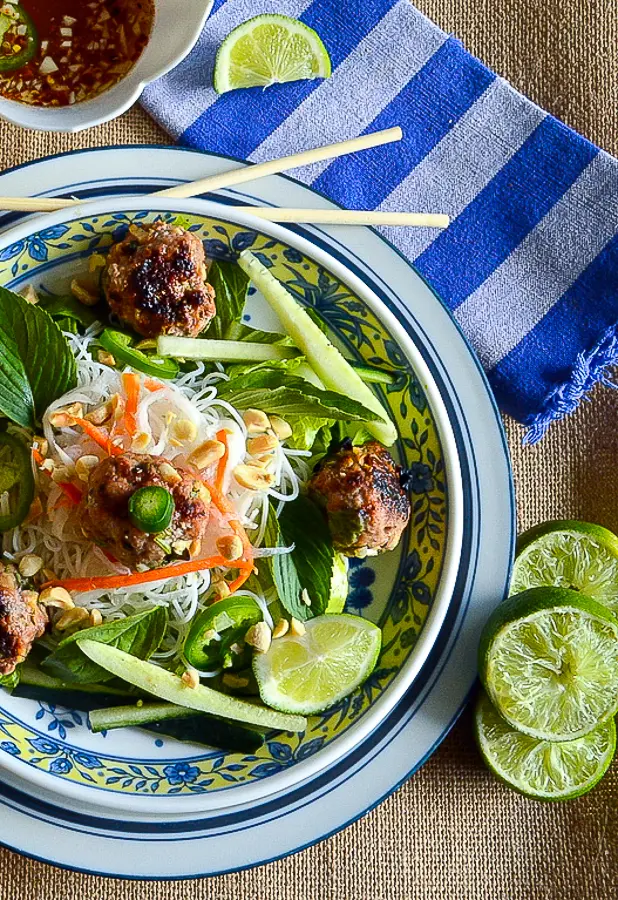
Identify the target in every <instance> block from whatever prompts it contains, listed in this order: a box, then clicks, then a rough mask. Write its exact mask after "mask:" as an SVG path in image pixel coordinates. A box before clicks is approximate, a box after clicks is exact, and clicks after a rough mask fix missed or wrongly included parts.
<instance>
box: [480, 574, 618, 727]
mask: <svg viewBox="0 0 618 900" xmlns="http://www.w3.org/2000/svg"><path fill="white" fill-rule="evenodd" d="M479 671H480V674H481V678H482V680H483V683H484V685H485V688H486V690H487V693H488V694H489V697H490V699H491V701H492V703H493V704H494V706H495V707H496V708H497V710H498V712H499V713H500V714H501V715H502V716H503V717H504V718H505V719H506V720H507V722H509V724H510V725H512V726H513V727H514V728H517V729H519V730H520V731H523V732H524V733H526V734H528V735H530V736H532V737H535V738H538V739H539V740H549V741H567V740H574V739H575V738H579V737H582V736H583V735H585V734H587V733H588V732H589V731H592V730H593V729H594V728H596V727H597V726H598V725H600V724H601V723H602V722H604V721H605V720H606V719H608V718H610V717H611V716H613V715H614V714H615V713H616V711H617V709H618V621H617V620H616V618H615V617H614V616H613V614H612V613H611V612H610V611H609V610H608V609H607V608H606V607H604V606H601V604H599V603H597V602H596V601H594V600H591V599H590V598H589V597H584V596H583V595H582V594H580V593H577V592H575V591H571V590H566V589H560V588H549V587H543V588H533V589H531V590H529V591H524V592H523V593H522V594H517V595H516V596H514V597H511V598H510V599H508V600H506V601H505V602H504V603H502V604H501V605H500V606H499V607H498V608H497V609H496V610H495V611H494V613H493V614H492V616H491V617H490V619H489V621H488V622H487V624H486V626H485V628H484V630H483V633H482V635H481V643H480V647H479Z"/></svg>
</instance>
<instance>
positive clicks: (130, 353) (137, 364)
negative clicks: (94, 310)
mask: <svg viewBox="0 0 618 900" xmlns="http://www.w3.org/2000/svg"><path fill="white" fill-rule="evenodd" d="M99 343H100V344H101V346H102V347H103V348H104V349H105V350H107V351H108V353H111V354H112V356H113V357H114V359H117V360H119V361H120V362H122V363H124V364H125V365H127V366H131V367H132V368H134V369H136V370H137V371H138V372H143V373H144V375H152V376H153V377H154V378H165V379H170V378H176V376H177V375H178V363H177V362H176V360H175V359H161V360H159V358H158V357H151V356H147V355H146V354H145V353H142V351H141V350H137V349H136V348H135V347H133V346H132V341H131V338H130V337H129V335H128V334H124V332H122V331H114V329H112V328H106V329H105V331H104V332H103V334H102V335H101V336H100V337H99Z"/></svg>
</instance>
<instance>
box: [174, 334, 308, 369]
mask: <svg viewBox="0 0 618 900" xmlns="http://www.w3.org/2000/svg"><path fill="white" fill-rule="evenodd" d="M157 353H158V354H159V356H163V357H169V356H171V357H175V358H177V359H203V360H205V361H207V362H221V363H226V362H270V361H271V360H272V361H277V360H280V359H294V357H295V356H300V353H299V351H298V350H296V348H295V347H279V346H278V345H276V344H258V343H257V342H255V343H254V342H251V341H215V340H212V341H211V340H208V339H207V338H185V337H170V336H167V335H163V336H162V337H160V338H158V340H157Z"/></svg>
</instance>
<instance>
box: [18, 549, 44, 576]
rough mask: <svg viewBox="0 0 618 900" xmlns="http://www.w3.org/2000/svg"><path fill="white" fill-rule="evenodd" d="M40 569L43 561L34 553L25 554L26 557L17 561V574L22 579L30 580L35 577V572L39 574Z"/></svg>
mask: <svg viewBox="0 0 618 900" xmlns="http://www.w3.org/2000/svg"><path fill="white" fill-rule="evenodd" d="M42 568H43V560H42V559H41V557H40V556H36V554H34V553H26V555H25V556H22V558H21V559H20V560H19V565H18V569H19V574H20V575H22V576H23V577H24V578H32V576H33V575H36V573H37V572H40V571H41V569H42Z"/></svg>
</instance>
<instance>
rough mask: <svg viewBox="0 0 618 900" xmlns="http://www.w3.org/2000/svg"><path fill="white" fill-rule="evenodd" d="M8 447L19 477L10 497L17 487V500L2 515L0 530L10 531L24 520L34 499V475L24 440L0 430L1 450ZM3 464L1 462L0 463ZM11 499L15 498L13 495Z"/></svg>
mask: <svg viewBox="0 0 618 900" xmlns="http://www.w3.org/2000/svg"><path fill="white" fill-rule="evenodd" d="M4 448H7V449H8V450H9V451H10V453H11V456H12V459H13V461H14V462H15V464H16V466H17V471H18V474H17V477H16V478H15V480H14V484H13V485H12V486H11V488H10V489H9V497H11V492H12V491H13V489H14V487H16V488H17V500H16V502H15V504H14V508H13V510H12V511H11V512H8V513H6V514H5V515H0V532H4V531H10V530H11V528H15V527H16V526H17V525H21V523H22V522H23V521H24V519H25V518H26V516H27V515H28V512H29V510H30V506H31V504H32V501H33V500H34V475H33V474H32V463H31V461H30V452H29V450H28V448H27V447H26V445H25V444H24V442H23V441H22V440H20V439H19V438H16V437H15V436H14V435H12V434H9V433H8V432H7V431H1V432H0V451H2V450H3V449H4ZM0 465H1V464H0ZM11 499H13V498H12V497H11Z"/></svg>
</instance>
